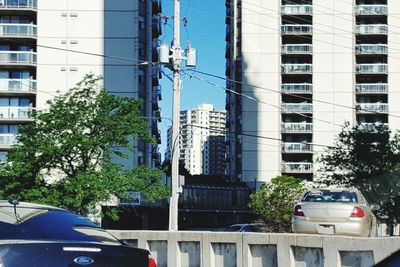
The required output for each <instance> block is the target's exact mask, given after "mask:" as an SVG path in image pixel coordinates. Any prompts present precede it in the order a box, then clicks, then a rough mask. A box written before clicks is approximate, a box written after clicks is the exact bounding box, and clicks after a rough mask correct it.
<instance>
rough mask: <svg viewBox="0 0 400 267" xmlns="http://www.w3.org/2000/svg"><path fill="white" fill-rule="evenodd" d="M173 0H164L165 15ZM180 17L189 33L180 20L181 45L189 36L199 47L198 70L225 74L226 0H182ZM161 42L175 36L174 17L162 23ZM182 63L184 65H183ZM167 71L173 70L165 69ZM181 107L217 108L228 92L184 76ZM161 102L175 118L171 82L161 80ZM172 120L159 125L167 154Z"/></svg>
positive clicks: (169, 13)
mask: <svg viewBox="0 0 400 267" xmlns="http://www.w3.org/2000/svg"><path fill="white" fill-rule="evenodd" d="M173 3H174V1H173V0H163V2H162V5H163V15H164V16H169V17H172V16H173ZM181 18H187V19H188V23H187V26H186V29H187V32H186V30H185V28H184V27H183V23H181V47H182V48H183V49H184V48H185V47H186V45H187V41H188V38H189V40H190V43H191V46H192V47H194V48H196V49H197V52H198V55H197V68H196V69H197V70H199V71H203V72H207V73H212V74H215V75H218V76H222V77H223V76H224V75H225V1H224V0H199V1H193V0H182V1H181ZM161 38H162V41H164V42H165V43H167V44H170V43H171V41H172V38H173V20H172V19H170V20H168V24H167V25H165V26H163V35H162V36H161ZM182 66H183V64H182ZM164 71H165V72H166V73H171V71H170V70H168V69H165V70H164ZM195 75H196V76H199V77H202V78H204V79H206V80H208V81H211V82H214V83H216V84H219V85H221V86H224V85H225V83H224V81H223V80H216V79H212V78H210V77H207V76H203V75H200V74H195ZM182 80H183V89H182V91H181V110H186V109H192V108H195V107H197V105H199V104H202V103H208V104H213V105H214V106H215V107H216V108H217V109H223V108H225V92H224V90H223V89H222V88H221V87H216V86H213V85H210V84H207V83H205V82H203V81H200V80H197V79H195V78H189V77H185V76H182ZM161 86H162V101H161V103H160V106H161V114H162V117H164V118H172V83H171V81H170V80H169V79H168V78H166V77H163V78H162V79H161ZM170 125H171V121H170V120H168V119H163V121H162V122H161V123H160V125H159V127H160V130H161V134H162V144H161V146H160V152H161V153H162V155H163V156H164V152H165V148H166V130H167V128H168V126H170Z"/></svg>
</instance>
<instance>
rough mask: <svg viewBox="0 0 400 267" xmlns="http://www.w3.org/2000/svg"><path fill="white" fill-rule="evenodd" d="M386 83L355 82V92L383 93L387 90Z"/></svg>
mask: <svg viewBox="0 0 400 267" xmlns="http://www.w3.org/2000/svg"><path fill="white" fill-rule="evenodd" d="M388 87H389V86H388V84H387V83H359V84H356V92H357V93H365V94H385V93H387V92H388Z"/></svg>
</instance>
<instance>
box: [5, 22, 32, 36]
mask: <svg viewBox="0 0 400 267" xmlns="http://www.w3.org/2000/svg"><path fill="white" fill-rule="evenodd" d="M0 37H8V38H9V37H18V38H36V37H37V27H36V25H33V24H12V23H2V24H0Z"/></svg>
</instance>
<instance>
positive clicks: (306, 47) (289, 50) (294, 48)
mask: <svg viewBox="0 0 400 267" xmlns="http://www.w3.org/2000/svg"><path fill="white" fill-rule="evenodd" d="M312 50H313V46H312V44H286V45H282V54H289V55H291V54H312Z"/></svg>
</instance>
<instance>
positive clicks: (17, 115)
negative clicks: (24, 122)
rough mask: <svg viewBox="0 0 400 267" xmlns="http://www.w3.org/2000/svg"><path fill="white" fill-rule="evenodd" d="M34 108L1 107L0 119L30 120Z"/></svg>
mask: <svg viewBox="0 0 400 267" xmlns="http://www.w3.org/2000/svg"><path fill="white" fill-rule="evenodd" d="M33 110H34V108H32V107H0V119H29V118H30V116H29V113H30V112H32V111H33Z"/></svg>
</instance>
